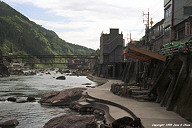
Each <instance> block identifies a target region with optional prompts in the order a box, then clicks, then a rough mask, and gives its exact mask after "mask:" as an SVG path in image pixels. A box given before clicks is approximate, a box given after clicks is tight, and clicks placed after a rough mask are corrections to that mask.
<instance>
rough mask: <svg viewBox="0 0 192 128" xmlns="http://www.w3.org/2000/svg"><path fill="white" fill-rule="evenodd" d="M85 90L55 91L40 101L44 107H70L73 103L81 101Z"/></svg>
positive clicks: (45, 95)
mask: <svg viewBox="0 0 192 128" xmlns="http://www.w3.org/2000/svg"><path fill="white" fill-rule="evenodd" d="M83 90H86V89H85V88H72V89H66V90H63V91H53V92H49V93H46V94H44V95H43V97H42V98H41V100H40V101H39V102H40V103H41V104H43V105H53V106H68V105H70V104H71V103H72V102H74V101H77V100H79V99H80V98H81V97H82V96H83V94H82V92H83Z"/></svg>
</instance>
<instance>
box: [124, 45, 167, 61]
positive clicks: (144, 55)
mask: <svg viewBox="0 0 192 128" xmlns="http://www.w3.org/2000/svg"><path fill="white" fill-rule="evenodd" d="M123 54H124V55H126V56H129V57H132V58H135V59H138V60H142V61H145V62H148V63H150V62H151V60H152V59H156V60H160V61H163V62H165V61H166V56H163V55H160V54H158V53H154V52H149V51H147V50H143V49H139V48H136V47H131V46H128V47H127V48H126V49H124V50H123Z"/></svg>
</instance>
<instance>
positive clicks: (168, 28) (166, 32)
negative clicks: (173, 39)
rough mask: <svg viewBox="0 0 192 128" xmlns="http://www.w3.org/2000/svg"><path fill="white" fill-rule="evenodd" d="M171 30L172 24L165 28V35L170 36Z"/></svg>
mask: <svg viewBox="0 0 192 128" xmlns="http://www.w3.org/2000/svg"><path fill="white" fill-rule="evenodd" d="M170 30H171V27H170V26H169V27H167V28H165V33H164V35H165V36H169V35H170Z"/></svg>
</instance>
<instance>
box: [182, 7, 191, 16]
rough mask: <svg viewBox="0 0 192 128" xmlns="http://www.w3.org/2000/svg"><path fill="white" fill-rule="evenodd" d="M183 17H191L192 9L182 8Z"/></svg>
mask: <svg viewBox="0 0 192 128" xmlns="http://www.w3.org/2000/svg"><path fill="white" fill-rule="evenodd" d="M184 15H192V7H184Z"/></svg>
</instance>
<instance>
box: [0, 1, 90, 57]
mask: <svg viewBox="0 0 192 128" xmlns="http://www.w3.org/2000/svg"><path fill="white" fill-rule="evenodd" d="M0 49H1V50H2V52H3V54H7V53H13V54H32V55H48V54H51V55H52V54H55V55H56V54H62V55H64V54H67V55H90V54H91V53H93V52H94V50H93V49H89V48H86V47H83V46H79V45H75V44H71V43H68V42H66V41H64V40H62V39H60V38H59V37H58V36H57V34H56V33H55V32H53V31H51V30H47V29H45V28H43V27H42V26H40V25H38V24H36V23H34V22H32V21H30V20H29V19H28V18H27V17H25V16H23V15H22V14H21V13H19V12H18V11H16V10H15V9H13V8H11V7H10V6H9V5H7V4H6V3H4V2H1V1H0Z"/></svg>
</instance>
